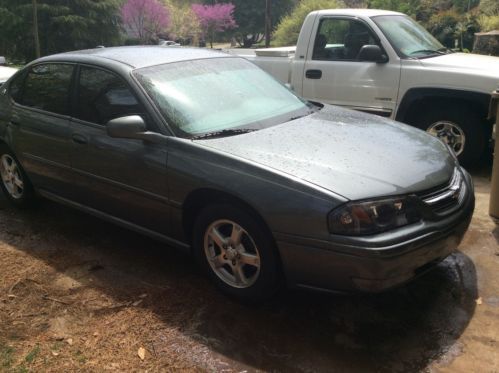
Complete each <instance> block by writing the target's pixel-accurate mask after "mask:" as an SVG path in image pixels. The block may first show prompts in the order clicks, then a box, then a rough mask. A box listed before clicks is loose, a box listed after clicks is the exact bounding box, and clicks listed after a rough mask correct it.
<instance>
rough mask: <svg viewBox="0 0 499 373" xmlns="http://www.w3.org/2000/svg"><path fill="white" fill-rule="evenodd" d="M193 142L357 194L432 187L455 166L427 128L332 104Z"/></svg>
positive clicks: (349, 196)
mask: <svg viewBox="0 0 499 373" xmlns="http://www.w3.org/2000/svg"><path fill="white" fill-rule="evenodd" d="M195 141H196V143H198V144H201V145H204V146H207V147H211V148H214V149H217V150H219V151H223V152H226V153H229V154H232V155H234V156H237V157H240V158H244V159H245V160H247V161H251V162H254V163H257V164H261V165H264V166H267V167H270V168H273V169H275V170H279V171H280V172H284V173H287V174H289V175H292V176H293V177H296V178H299V179H303V180H306V181H307V182H309V183H313V184H316V185H317V186H320V187H322V188H324V189H327V190H329V191H331V192H334V193H336V194H340V195H342V196H343V197H345V198H347V199H351V200H356V199H364V198H372V197H376V196H388V195H399V194H405V193H411V192H417V191H422V190H427V189H430V188H433V187H435V186H439V185H441V184H444V183H446V182H447V181H448V180H449V179H450V177H451V175H452V172H453V170H454V168H455V161H454V158H453V157H452V156H451V155H450V154H449V152H448V151H447V149H446V147H445V146H444V145H443V144H442V143H441V142H440V141H439V140H437V139H436V138H434V137H431V136H430V135H428V134H426V133H425V132H423V131H421V130H418V129H414V128H412V127H409V126H406V125H404V124H401V123H397V122H394V121H392V120H389V119H384V118H381V117H377V116H374V115H369V114H364V113H360V112H356V111H352V110H347V109H341V108H337V107H333V106H329V105H326V106H325V107H324V108H323V109H322V110H321V111H319V112H316V113H314V114H312V115H309V116H306V117H303V118H300V119H295V120H292V121H290V122H286V123H283V124H280V125H277V126H274V127H270V128H267V129H263V130H259V131H255V132H250V133H246V134H241V135H236V136H230V137H224V138H216V139H205V140H195Z"/></svg>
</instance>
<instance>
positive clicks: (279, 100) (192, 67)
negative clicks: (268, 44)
mask: <svg viewBox="0 0 499 373" xmlns="http://www.w3.org/2000/svg"><path fill="white" fill-rule="evenodd" d="M134 74H135V76H136V77H137V78H138V80H139V82H140V83H141V84H142V86H143V87H144V88H145V90H146V91H147V92H148V94H149V95H150V96H151V98H152V99H153V100H154V101H155V103H156V105H157V106H158V107H159V109H160V111H161V112H162V114H163V115H164V116H165V117H166V118H167V120H168V122H169V124H170V125H171V126H172V127H173V128H172V129H173V130H174V131H175V133H176V134H177V135H178V136H182V137H188V138H193V137H198V138H206V137H209V136H207V135H209V134H215V135H218V136H226V135H235V134H238V133H243V132H249V131H252V130H258V129H262V128H265V127H269V126H272V125H276V124H279V123H283V122H286V121H289V120H292V119H295V118H297V117H300V116H303V115H306V114H307V113H310V112H311V108H310V107H309V104H308V103H306V102H304V101H303V100H302V99H300V98H299V97H297V96H296V95H294V94H293V93H292V92H291V91H289V90H288V89H287V88H286V87H285V86H283V85H282V84H281V83H279V82H277V81H276V80H274V79H273V78H272V77H270V76H269V75H268V74H267V73H265V72H264V71H262V70H261V69H259V68H258V67H256V66H255V65H253V64H252V63H250V62H248V61H246V60H244V59H242V58H232V57H228V58H211V59H200V60H191V61H182V62H175V63H170V64H164V65H159V66H153V67H147V68H142V69H138V70H136V71H135V72H134Z"/></svg>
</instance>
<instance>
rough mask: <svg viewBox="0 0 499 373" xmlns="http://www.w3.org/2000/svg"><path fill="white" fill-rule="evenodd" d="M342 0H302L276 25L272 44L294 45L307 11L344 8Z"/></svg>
mask: <svg viewBox="0 0 499 373" xmlns="http://www.w3.org/2000/svg"><path fill="white" fill-rule="evenodd" d="M344 7H345V3H343V1H342V0H302V1H300V2H299V3H298V4H297V5H296V7H295V8H294V9H293V10H292V11H291V13H290V14H288V15H287V16H285V17H284V18H283V19H282V20H281V22H279V24H278V25H277V28H276V30H275V32H274V44H275V45H278V46H284V45H294V44H296V42H297V41H298V35H299V34H300V30H301V26H302V24H303V21H304V20H305V17H306V16H307V14H308V13H310V12H312V11H314V10H319V9H336V8H344Z"/></svg>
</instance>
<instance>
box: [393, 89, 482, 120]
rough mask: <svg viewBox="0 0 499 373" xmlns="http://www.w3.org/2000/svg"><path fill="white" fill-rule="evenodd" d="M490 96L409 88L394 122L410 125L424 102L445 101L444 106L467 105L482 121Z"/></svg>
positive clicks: (470, 92) (453, 90)
mask: <svg viewBox="0 0 499 373" xmlns="http://www.w3.org/2000/svg"><path fill="white" fill-rule="evenodd" d="M490 98H491V96H490V94H487V93H481V92H472V91H465V90H458V89H449V88H411V89H409V90H408V91H407V92H406V93H405V94H404V97H403V98H402V100H401V101H400V105H399V108H398V110H397V114H396V117H395V120H398V121H400V122H404V123H408V124H412V123H414V121H415V119H416V117H417V114H418V112H419V111H418V106H419V105H421V104H423V103H424V102H425V101H428V100H434V101H437V102H442V101H445V103H446V104H452V103H455V102H459V103H467V104H468V105H471V106H472V107H473V108H474V109H475V110H477V111H478V112H479V114H480V116H483V118H484V120H485V118H486V117H487V113H488V108H489V102H490Z"/></svg>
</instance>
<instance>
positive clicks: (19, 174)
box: [0, 146, 34, 207]
mask: <svg viewBox="0 0 499 373" xmlns="http://www.w3.org/2000/svg"><path fill="white" fill-rule="evenodd" d="M0 176H1V178H2V182H1V184H0V186H1V187H2V191H3V193H4V194H5V196H6V197H7V199H8V200H9V201H10V202H11V203H13V204H14V205H16V206H19V207H27V206H29V205H31V204H32V203H33V201H34V193H33V187H32V186H31V183H30V182H29V180H28V178H27V176H26V174H25V172H24V170H23V169H22V167H21V165H20V164H19V161H18V160H17V158H16V157H15V155H14V153H12V151H10V149H9V148H7V147H6V146H0Z"/></svg>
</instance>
